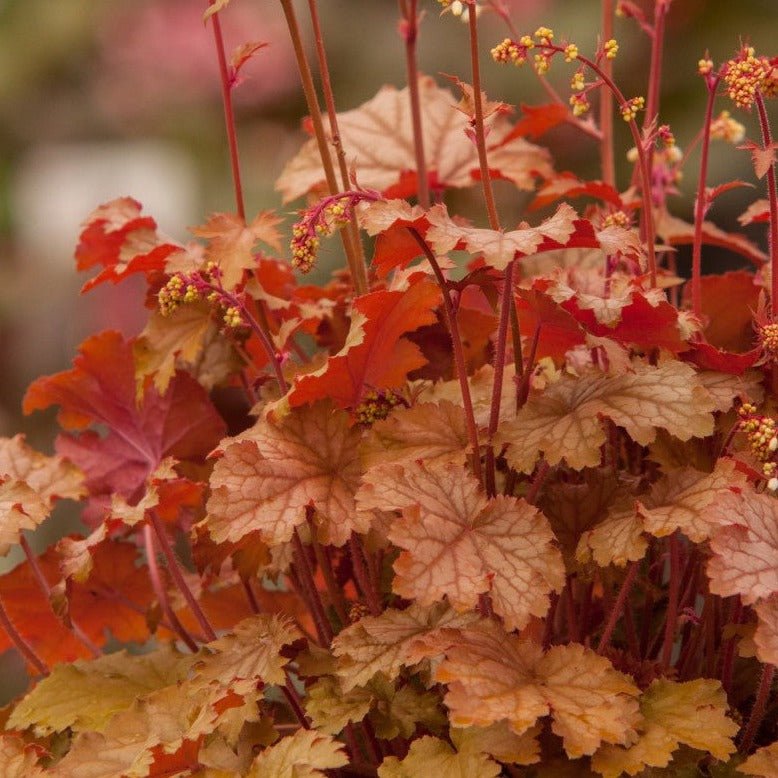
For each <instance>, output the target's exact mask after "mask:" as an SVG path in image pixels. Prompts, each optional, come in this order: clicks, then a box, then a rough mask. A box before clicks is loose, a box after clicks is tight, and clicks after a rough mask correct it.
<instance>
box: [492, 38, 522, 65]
mask: <svg viewBox="0 0 778 778" xmlns="http://www.w3.org/2000/svg"><path fill="white" fill-rule="evenodd" d="M527 49H528V47H527V46H524V45H523V44H522V43H516V41H513V40H511V39H510V38H505V40H503V41H502V43H498V44H497V45H496V46H495V47H494V48H493V49H492V51H491V54H492V59H493V60H494V61H495V62H498V63H500V64H505V63H507V62H512V63H513V64H514V65H523V64H524V63H525V62H526V61H527Z"/></svg>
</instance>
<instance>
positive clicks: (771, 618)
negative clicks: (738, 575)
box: [754, 592, 778, 665]
mask: <svg viewBox="0 0 778 778" xmlns="http://www.w3.org/2000/svg"><path fill="white" fill-rule="evenodd" d="M754 610H755V611H756V615H757V617H758V618H759V623H758V624H757V625H756V632H755V633H754V643H755V644H756V656H757V658H758V659H759V661H760V662H764V663H765V664H771V665H778V592H775V593H774V594H771V595H770V596H769V597H767V598H766V599H764V600H760V601H759V602H757V603H756V605H755V606H754Z"/></svg>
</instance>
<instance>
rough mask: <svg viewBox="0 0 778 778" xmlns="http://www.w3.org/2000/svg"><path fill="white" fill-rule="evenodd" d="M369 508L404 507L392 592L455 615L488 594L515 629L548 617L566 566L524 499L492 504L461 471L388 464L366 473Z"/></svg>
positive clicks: (362, 499)
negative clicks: (447, 606) (442, 605)
mask: <svg viewBox="0 0 778 778" xmlns="http://www.w3.org/2000/svg"><path fill="white" fill-rule="evenodd" d="M358 503H359V504H360V506H362V507H364V508H380V507H383V508H384V509H391V508H394V509H398V510H402V511H403V515H402V518H400V519H397V520H395V521H394V522H393V523H392V526H391V528H390V530H389V539H390V540H391V541H392V542H393V543H394V544H395V545H396V546H398V547H399V548H401V549H403V552H402V553H401V554H400V556H399V557H398V558H397V560H396V561H395V563H394V571H395V573H396V576H395V579H394V583H393V589H394V591H395V592H396V593H397V594H399V595H401V596H403V597H407V598H409V599H410V598H413V599H415V600H416V601H417V602H418V603H420V604H421V605H431V604H432V603H433V602H435V601H436V600H440V599H442V598H443V597H444V596H445V597H446V598H447V599H448V601H449V602H450V603H451V604H452V606H453V607H454V609H455V610H457V611H459V612H463V611H466V610H468V609H469V608H474V607H475V606H476V605H477V603H478V597H479V595H480V594H485V593H487V592H489V593H490V595H491V599H492V604H493V606H494V610H495V613H497V614H499V615H500V616H502V617H503V619H504V620H505V623H506V626H507V627H508V628H509V629H521V628H523V627H524V626H526V624H527V623H528V621H529V619H530V617H531V616H543V615H545V613H546V611H547V610H548V606H549V596H550V594H551V592H552V591H561V589H562V587H563V585H564V574H565V573H564V565H563V563H562V557H561V554H560V553H559V551H558V549H557V548H556V546H555V545H554V535H553V533H552V532H551V528H550V526H549V524H548V521H547V519H546V518H545V516H543V514H542V513H540V511H538V510H537V509H536V508H534V507H533V506H531V505H529V504H528V503H527V502H525V501H524V500H521V499H519V500H517V499H515V498H513V497H503V496H499V497H496V498H494V499H492V500H489V499H487V497H486V496H485V495H484V494H483V493H482V492H481V491H480V487H479V484H478V482H477V480H476V479H475V478H474V477H473V476H472V475H471V474H470V473H469V471H468V470H466V469H465V468H464V467H462V466H457V465H436V466H425V465H424V464H421V463H419V464H418V465H416V466H409V467H401V466H398V465H389V466H386V467H381V468H377V469H375V470H373V471H372V472H370V473H368V474H367V475H366V477H365V481H364V485H363V487H362V489H361V490H360V493H359V495H358Z"/></svg>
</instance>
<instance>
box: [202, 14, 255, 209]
mask: <svg viewBox="0 0 778 778" xmlns="http://www.w3.org/2000/svg"><path fill="white" fill-rule="evenodd" d="M214 2H215V0H208V5H209V6H211V5H213V4H214ZM211 24H212V25H213V38H214V41H215V43H216V54H217V56H218V58H219V75H220V77H221V89H222V104H223V105H224V123H225V125H226V127H227V143H228V144H229V147H230V165H231V167H232V182H233V184H234V187H235V207H236V208H237V209H238V216H240V218H241V219H242V220H243V222H244V223H245V221H246V208H245V206H244V204H243V186H242V185H241V182H240V162H239V161H238V139H237V135H236V133H235V114H234V113H233V110H232V87H231V85H230V74H229V71H228V70H227V57H226V56H225V54H224V39H223V37H222V29H221V23H220V22H219V12H218V11H217V12H216V13H214V14H212V15H211Z"/></svg>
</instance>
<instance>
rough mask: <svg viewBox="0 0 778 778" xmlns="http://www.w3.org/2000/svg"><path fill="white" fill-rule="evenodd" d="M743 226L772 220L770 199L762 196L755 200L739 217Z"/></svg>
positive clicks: (739, 221)
mask: <svg viewBox="0 0 778 778" xmlns="http://www.w3.org/2000/svg"><path fill="white" fill-rule="evenodd" d="M737 220H738V223H739V224H740V226H741V227H747V226H748V225H749V224H754V223H758V222H766V221H769V220H770V201H769V200H765V199H764V198H760V199H759V200H754V202H753V203H751V205H749V206H748V208H746V210H745V211H743V213H741V214H740V216H738V217H737Z"/></svg>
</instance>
